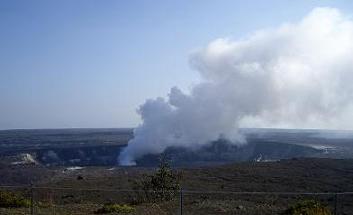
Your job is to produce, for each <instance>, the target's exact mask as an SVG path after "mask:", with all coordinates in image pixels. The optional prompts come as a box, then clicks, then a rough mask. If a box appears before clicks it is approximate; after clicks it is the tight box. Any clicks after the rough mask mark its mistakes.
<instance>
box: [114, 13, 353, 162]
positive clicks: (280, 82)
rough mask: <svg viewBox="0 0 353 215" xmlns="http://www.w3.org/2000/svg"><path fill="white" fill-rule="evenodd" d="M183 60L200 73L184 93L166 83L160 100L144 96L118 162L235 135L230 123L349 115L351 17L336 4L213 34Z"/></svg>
mask: <svg viewBox="0 0 353 215" xmlns="http://www.w3.org/2000/svg"><path fill="white" fill-rule="evenodd" d="M190 62H191V65H192V67H193V68H195V69H196V70H197V71H198V72H200V74H201V77H202V78H203V81H202V82H201V83H199V84H198V85H196V86H194V87H193V89H192V90H191V92H190V93H187V94H186V93H183V92H181V91H180V90H179V89H178V88H176V87H174V88H172V89H171V91H170V93H169V95H168V96H169V99H168V100H165V99H163V98H157V99H150V100H147V101H146V103H145V104H143V105H142V106H141V107H140V109H139V114H140V115H141V118H142V120H143V123H142V124H141V125H140V126H139V127H138V128H136V129H135V131H134V135H135V137H134V139H132V140H131V141H130V142H129V145H128V146H127V148H125V150H123V152H122V153H121V154H120V157H119V162H120V164H123V165H133V164H134V160H135V159H137V158H139V157H141V156H142V155H144V154H147V153H160V152H162V151H163V150H164V149H166V148H167V147H168V146H198V145H200V144H204V143H207V142H209V141H212V140H216V139H218V138H219V137H220V136H222V137H225V138H228V139H230V140H233V141H234V142H235V143H242V142H244V141H242V139H241V135H239V134H238V132H237V128H238V127H239V126H244V125H245V126H249V125H250V126H259V125H260V126H261V125H266V126H286V127H288V126H294V127H303V126H304V127H308V126H309V127H312V126H314V127H328V128H332V127H337V126H338V125H343V123H344V122H348V120H345V121H343V119H347V118H348V119H353V117H352V116H353V114H352V113H353V111H352V110H353V108H352V107H353V105H352V104H353V103H352V101H353V22H352V21H351V20H350V19H349V18H347V17H345V16H344V15H343V14H341V13H340V11H338V10H337V9H332V8H317V9H314V10H313V11H312V12H310V13H309V14H308V15H307V16H306V17H305V18H303V19H302V20H301V21H300V22H298V23H295V24H284V25H282V26H280V27H278V28H274V29H266V30H261V31H257V32H255V33H254V34H252V35H251V36H250V37H248V38H244V39H240V40H235V41H233V40H230V39H217V40H215V41H213V42H211V43H210V44H209V45H208V46H207V47H205V48H204V49H202V50H199V51H197V52H196V53H194V54H192V56H191V59H190ZM349 123H350V122H348V124H347V125H352V124H349Z"/></svg>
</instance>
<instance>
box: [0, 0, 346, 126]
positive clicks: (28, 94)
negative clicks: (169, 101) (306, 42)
mask: <svg viewBox="0 0 353 215" xmlns="http://www.w3.org/2000/svg"><path fill="white" fill-rule="evenodd" d="M319 6H330V7H336V8H338V9H340V10H342V11H343V12H345V13H348V14H353V1H349V0H347V1H339V0H317V1H310V0H302V1H299V0H296V1H293V0H287V1H286V0H278V1H270V0H267V1H262V0H258V1H254V0H252V1H251V0H250V1H249V0H247V1H245V0H244V1H235V0H229V1H228V0H217V1H211V0H210V1H205V0H174V1H169V0H155V1H150V0H146V1H144V0H125V1H123V0H115V1H110V0H104V1H98V0H96V1H91V0H75V1H72V0H60V1H54V0H43V1H35V0H33V1H32V0H0V129H13V128H71V127H95V128H97V127H134V126H136V125H137V124H138V123H139V122H140V119H139V117H138V115H137V114H136V112H135V110H136V108H137V107H138V106H139V105H140V104H142V103H143V102H144V101H145V99H147V98H154V97H157V96H165V95H166V94H167V93H168V92H169V89H170V88H171V87H173V86H179V87H180V88H181V89H183V90H185V91H187V90H188V89H189V88H190V86H192V85H193V83H196V82H197V81H198V78H199V77H198V74H197V72H195V71H193V70H192V69H190V67H189V63H188V59H189V54H190V52H191V51H192V50H194V49H197V48H200V47H203V46H205V45H206V44H208V43H209V42H210V41H212V40H214V39H217V38H220V37H231V38H239V37H244V36H246V35H247V34H249V33H251V32H252V31H255V30H257V29H260V28H267V27H273V26H277V25H279V24H281V23H284V22H291V21H297V20H299V19H300V18H301V17H303V16H304V15H305V14H307V13H308V12H309V11H310V10H312V9H313V8H314V7H319Z"/></svg>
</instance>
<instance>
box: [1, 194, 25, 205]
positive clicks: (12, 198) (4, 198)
mask: <svg viewBox="0 0 353 215" xmlns="http://www.w3.org/2000/svg"><path fill="white" fill-rule="evenodd" d="M30 205H31V202H30V200H28V199H26V198H24V197H22V196H20V195H19V194H15V193H13V192H9V191H0V207H2V208H19V207H29V206H30Z"/></svg>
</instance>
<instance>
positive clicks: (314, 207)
mask: <svg viewBox="0 0 353 215" xmlns="http://www.w3.org/2000/svg"><path fill="white" fill-rule="evenodd" d="M284 214H285V215H332V213H331V211H330V209H329V208H328V207H326V206H324V205H322V204H321V203H320V202H319V201H315V200H301V201H299V202H297V203H296V204H294V205H292V206H290V207H289V208H288V209H287V210H286V211H285V212H284Z"/></svg>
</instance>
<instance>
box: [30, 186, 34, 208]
mask: <svg viewBox="0 0 353 215" xmlns="http://www.w3.org/2000/svg"><path fill="white" fill-rule="evenodd" d="M30 207H31V215H34V193H33V184H32V183H31V206H30Z"/></svg>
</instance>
